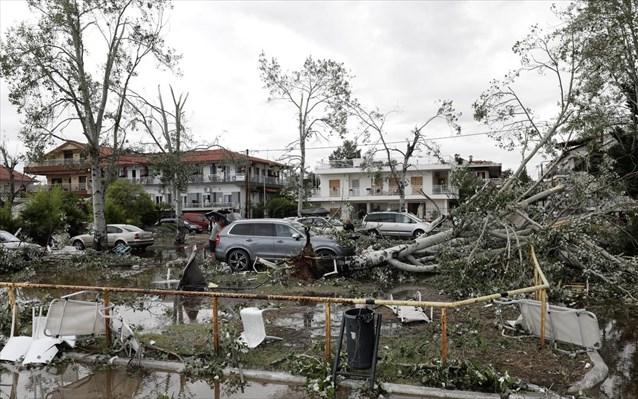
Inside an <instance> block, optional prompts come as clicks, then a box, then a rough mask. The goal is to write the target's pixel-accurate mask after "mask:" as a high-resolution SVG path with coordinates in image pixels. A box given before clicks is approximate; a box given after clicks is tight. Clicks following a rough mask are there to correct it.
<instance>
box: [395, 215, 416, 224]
mask: <svg viewBox="0 0 638 399" xmlns="http://www.w3.org/2000/svg"><path fill="white" fill-rule="evenodd" d="M395 217H396V222H397V223H416V222H415V221H414V220H412V218H411V217H409V216H408V215H398V214H397V215H395Z"/></svg>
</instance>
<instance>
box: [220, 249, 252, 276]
mask: <svg viewBox="0 0 638 399" xmlns="http://www.w3.org/2000/svg"><path fill="white" fill-rule="evenodd" d="M226 261H227V262H228V265H230V268H231V269H233V271H236V272H243V271H246V270H248V269H249V267H250V256H249V255H248V252H246V251H244V250H243V249H233V250H232V251H230V252H229V253H228V256H227V257H226Z"/></svg>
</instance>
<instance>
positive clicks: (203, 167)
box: [24, 141, 286, 214]
mask: <svg viewBox="0 0 638 399" xmlns="http://www.w3.org/2000/svg"><path fill="white" fill-rule="evenodd" d="M102 152H103V153H104V155H105V157H107V156H108V155H109V154H110V153H111V152H110V149H109V148H103V150H102ZM157 157H158V154H143V153H130V152H129V153H123V154H120V155H118V156H117V157H116V158H115V160H114V161H113V162H114V165H115V167H116V169H117V170H116V173H115V174H116V178H119V179H127V180H129V181H131V182H134V183H138V184H141V185H142V186H143V187H144V190H145V191H146V192H147V193H148V194H149V195H150V196H151V198H152V199H153V201H154V202H155V203H156V204H158V205H159V204H162V203H166V204H167V205H170V204H172V201H173V198H172V193H171V189H170V188H169V187H167V186H166V185H165V184H164V183H163V181H162V180H163V179H162V174H161V172H160V171H159V169H158V168H156V167H155V166H154V165H155V164H156V163H155V160H156V159H157ZM182 159H183V162H184V163H186V164H188V165H190V167H191V172H190V173H191V174H190V177H189V183H188V187H187V190H186V191H185V192H184V193H182V194H181V201H182V205H183V210H184V211H195V212H204V211H209V210H215V209H222V208H232V209H235V210H237V211H241V212H242V213H243V214H245V212H246V209H247V208H251V207H252V206H254V205H258V204H261V203H265V202H267V201H268V200H270V199H271V198H272V197H274V196H276V195H278V194H279V193H280V191H281V189H282V188H283V187H284V185H285V183H286V177H285V167H284V165H282V164H280V163H277V162H273V161H269V160H265V159H260V158H256V157H251V156H247V155H244V154H240V153H236V152H232V151H228V150H223V149H215V150H202V151H189V152H185V153H184V154H183V158H182ZM24 170H25V172H26V173H30V174H35V175H40V176H44V177H46V184H47V186H46V187H47V188H48V187H52V186H60V187H62V188H63V189H64V190H65V191H71V192H74V193H76V194H78V195H80V196H90V194H91V173H90V168H89V165H88V160H87V157H86V152H85V145H84V144H83V143H79V142H76V141H67V142H65V143H63V144H62V145H60V146H58V147H56V148H54V149H53V150H51V151H49V152H48V153H46V154H45V155H44V157H43V160H42V161H40V162H36V163H31V164H29V165H27V166H26V167H25V168H24Z"/></svg>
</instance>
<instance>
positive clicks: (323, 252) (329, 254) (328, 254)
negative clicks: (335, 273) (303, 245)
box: [316, 249, 337, 259]
mask: <svg viewBox="0 0 638 399" xmlns="http://www.w3.org/2000/svg"><path fill="white" fill-rule="evenodd" d="M316 254H317V256H318V257H320V258H323V259H332V258H334V257H335V256H337V254H336V253H334V251H331V250H329V249H320V250H318V251H317V252H316Z"/></svg>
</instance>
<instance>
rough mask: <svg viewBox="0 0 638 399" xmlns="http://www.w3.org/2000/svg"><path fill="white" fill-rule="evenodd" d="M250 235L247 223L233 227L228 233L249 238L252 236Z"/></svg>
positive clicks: (250, 227)
mask: <svg viewBox="0 0 638 399" xmlns="http://www.w3.org/2000/svg"><path fill="white" fill-rule="evenodd" d="M251 233H252V225H251V224H248V223H245V224H238V225H235V227H233V229H232V230H231V231H230V232H229V234H233V235H237V236H249V235H252V234H251Z"/></svg>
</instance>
